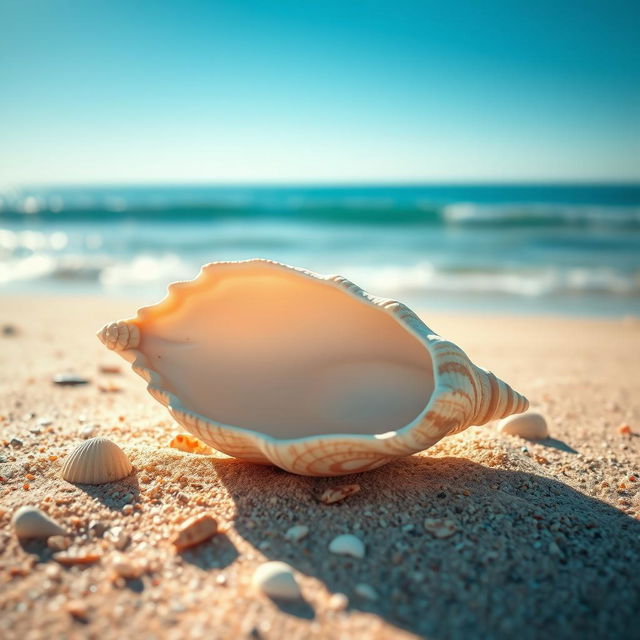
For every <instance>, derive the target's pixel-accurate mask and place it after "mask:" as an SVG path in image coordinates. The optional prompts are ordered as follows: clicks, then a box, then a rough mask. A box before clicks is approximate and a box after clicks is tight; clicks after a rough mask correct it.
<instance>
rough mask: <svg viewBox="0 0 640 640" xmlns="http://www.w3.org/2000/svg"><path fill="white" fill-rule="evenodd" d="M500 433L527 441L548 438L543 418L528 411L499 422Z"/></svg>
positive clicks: (547, 429) (545, 422)
mask: <svg viewBox="0 0 640 640" xmlns="http://www.w3.org/2000/svg"><path fill="white" fill-rule="evenodd" d="M499 431H500V433H505V434H508V435H510V436H520V437H521V438H526V439H527V440H543V439H544V438H548V437H549V428H548V427H547V421H546V420H545V418H544V416H543V415H542V414H540V413H537V412H535V411H528V412H526V413H520V414H516V415H513V416H509V417H508V418H505V419H504V420H502V421H501V422H500V426H499Z"/></svg>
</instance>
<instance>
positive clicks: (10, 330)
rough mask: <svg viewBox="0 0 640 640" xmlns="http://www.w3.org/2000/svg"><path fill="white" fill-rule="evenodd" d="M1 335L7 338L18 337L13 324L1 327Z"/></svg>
mask: <svg viewBox="0 0 640 640" xmlns="http://www.w3.org/2000/svg"><path fill="white" fill-rule="evenodd" d="M2 335H3V336H5V337H7V338H9V337H13V336H17V335H18V327H16V326H15V325H13V324H3V325H2Z"/></svg>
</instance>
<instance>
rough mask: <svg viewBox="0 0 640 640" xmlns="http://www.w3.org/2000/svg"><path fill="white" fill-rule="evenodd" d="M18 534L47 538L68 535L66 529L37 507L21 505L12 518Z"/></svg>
mask: <svg viewBox="0 0 640 640" xmlns="http://www.w3.org/2000/svg"><path fill="white" fill-rule="evenodd" d="M11 522H12V524H13V528H14V531H15V533H16V536H17V537H18V538H20V539H25V540H26V539H30V538H36V539H41V540H45V539H47V538H49V537H50V536H57V535H62V536H64V535H66V534H67V532H66V530H65V529H64V528H63V527H62V526H61V525H60V524H58V523H57V522H56V521H55V520H52V519H51V518H50V517H49V516H48V515H47V514H46V513H44V512H43V511H40V509H38V508H36V507H30V506H24V507H20V508H19V509H18V510H17V511H16V512H15V513H14V514H13V518H12V519H11Z"/></svg>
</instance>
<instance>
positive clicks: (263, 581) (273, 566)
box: [252, 561, 302, 600]
mask: <svg viewBox="0 0 640 640" xmlns="http://www.w3.org/2000/svg"><path fill="white" fill-rule="evenodd" d="M252 583H253V586H254V587H256V588H257V589H260V591H262V592H263V593H264V594H265V595H267V596H269V597H270V598H275V599H281V600H299V599H300V598H302V593H301V592H300V586H299V585H298V581H297V580H296V577H295V575H294V574H293V569H292V568H291V567H290V566H289V565H288V564H287V563H286V562H278V561H273V562H265V563H264V564H261V565H260V566H259V567H258V568H257V569H256V570H255V572H254V574H253V579H252Z"/></svg>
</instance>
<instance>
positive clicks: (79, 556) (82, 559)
mask: <svg viewBox="0 0 640 640" xmlns="http://www.w3.org/2000/svg"><path fill="white" fill-rule="evenodd" d="M101 557H102V556H101V555H100V554H99V553H96V552H91V551H69V552H66V553H65V552H62V553H56V554H54V556H53V559H54V560H55V561H56V562H57V563H58V564H61V565H62V566H63V567H75V566H77V565H86V564H95V563H96V562H99V561H100V558H101Z"/></svg>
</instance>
